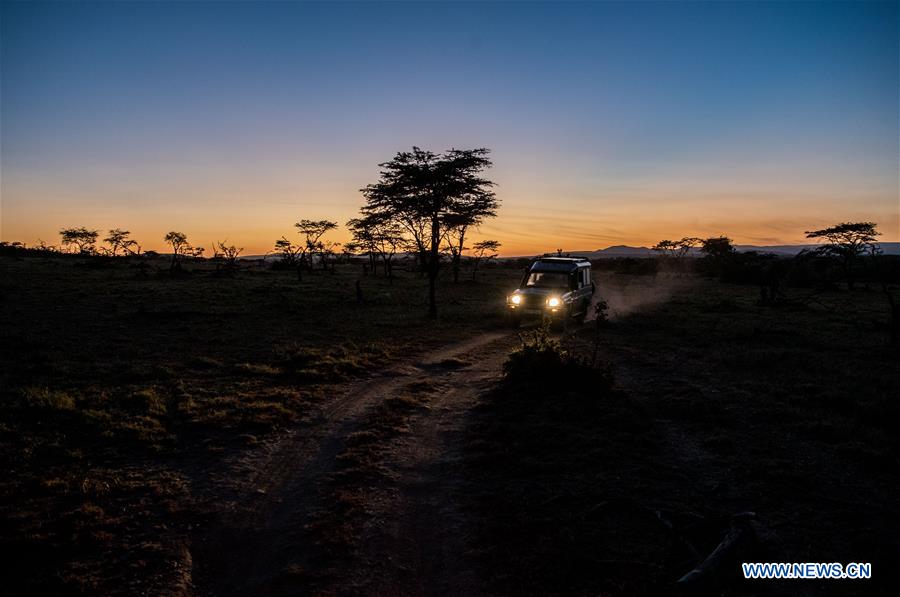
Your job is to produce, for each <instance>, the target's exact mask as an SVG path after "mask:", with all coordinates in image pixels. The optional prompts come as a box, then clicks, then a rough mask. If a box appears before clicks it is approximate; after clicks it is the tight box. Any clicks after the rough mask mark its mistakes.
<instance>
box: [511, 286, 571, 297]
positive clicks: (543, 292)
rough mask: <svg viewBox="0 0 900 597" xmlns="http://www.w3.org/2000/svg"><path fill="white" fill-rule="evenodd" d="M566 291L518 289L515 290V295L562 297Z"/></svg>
mask: <svg viewBox="0 0 900 597" xmlns="http://www.w3.org/2000/svg"><path fill="white" fill-rule="evenodd" d="M567 292H568V290H566V289H565V288H535V287H531V288H519V289H518V290H516V294H521V295H523V296H550V295H551V294H552V295H555V296H562V295H564V294H566V293H567Z"/></svg>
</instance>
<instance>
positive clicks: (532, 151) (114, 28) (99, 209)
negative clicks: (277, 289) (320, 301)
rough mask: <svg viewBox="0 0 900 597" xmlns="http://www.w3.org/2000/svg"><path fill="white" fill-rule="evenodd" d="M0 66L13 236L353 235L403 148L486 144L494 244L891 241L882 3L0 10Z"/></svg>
mask: <svg viewBox="0 0 900 597" xmlns="http://www.w3.org/2000/svg"><path fill="white" fill-rule="evenodd" d="M0 68H2V71H0V85H2V87H0V166H2V172H0V175H2V179H0V191H2V204H0V216H2V221H0V237H2V239H3V240H7V241H13V240H19V241H25V242H28V243H29V244H30V243H34V242H36V241H37V240H38V239H39V238H40V239H44V240H45V241H47V242H48V243H51V244H52V243H56V242H58V236H57V232H58V230H59V228H61V227H63V226H87V227H89V228H97V229H100V230H106V229H108V228H112V227H122V228H127V229H129V230H131V231H132V232H133V234H134V236H135V237H136V238H137V239H138V240H139V241H141V242H142V244H143V245H144V248H145V249H150V248H157V249H162V248H163V243H162V237H163V235H164V234H165V232H166V231H168V230H172V229H175V230H180V231H183V232H185V233H187V235H188V237H189V238H190V239H191V240H192V241H193V242H194V243H195V244H199V245H205V246H209V244H210V243H211V242H212V241H213V240H221V239H226V238H227V239H228V241H229V242H233V243H234V244H237V245H239V246H243V247H245V253H248V254H258V253H263V252H265V251H266V250H268V249H271V246H272V243H273V241H274V240H275V239H276V238H278V237H280V236H281V235H292V234H294V231H293V228H292V223H293V222H295V221H297V220H298V219H301V218H312V219H321V218H327V219H332V220H336V221H338V222H340V223H341V225H342V228H341V230H339V231H338V232H337V233H335V234H334V235H333V238H334V239H335V240H339V241H342V240H346V233H345V230H344V228H343V223H344V222H346V220H347V219H349V218H351V217H354V216H355V215H356V212H357V210H358V209H359V206H360V205H361V204H362V197H361V195H360V193H359V188H360V187H363V186H365V185H366V184H367V183H370V182H374V181H375V180H376V179H377V177H378V166H377V164H378V163H379V162H383V161H386V160H387V159H390V158H391V157H392V156H393V154H394V153H396V152H397V151H400V150H404V149H408V148H409V147H410V146H412V145H418V146H420V147H424V148H428V149H431V150H434V151H439V150H443V149H447V148H450V147H457V148H470V147H482V146H483V147H488V148H490V149H491V150H492V152H493V153H492V157H493V159H494V162H495V167H494V168H493V169H492V170H491V171H490V173H489V176H490V177H491V178H492V179H493V180H495V181H496V182H497V184H498V187H497V193H498V196H499V198H500V199H501V201H502V208H501V209H500V212H499V217H498V218H497V219H496V220H494V221H491V222H489V223H487V224H485V225H483V226H482V227H481V229H480V231H478V233H477V234H476V235H475V236H476V239H477V238H496V239H498V240H500V241H501V242H502V243H503V244H504V250H503V253H504V254H507V255H515V254H530V253H537V252H543V251H548V250H552V249H556V248H557V247H562V248H566V249H571V250H577V249H581V250H588V249H597V248H601V247H606V246H610V245H617V244H629V245H648V244H652V243H655V242H656V241H658V240H659V239H660V238H669V237H681V236H686V235H691V236H710V235H719V234H727V235H728V236H731V237H732V238H733V239H735V240H736V241H737V242H739V243H747V244H780V243H798V242H803V241H804V238H803V236H804V235H803V231H804V230H809V229H811V228H814V227H821V226H825V225H828V224H832V223H836V222H840V221H846V220H860V219H865V220H874V221H876V222H878V223H879V227H880V228H881V230H882V231H883V232H884V236H883V240H886V241H898V240H900V216H898V213H900V199H898V167H900V166H898V164H900V155H898V73H900V64H898V4H897V3H896V2H885V3H878V2H850V3H840V2H829V3H818V2H784V3H779V2H697V3H686V2H666V3H649V2H634V3H628V4H625V3H621V4H620V3H613V2H603V3H600V2H598V3H588V2H581V3H571V4H568V3H565V4H564V3H558V2H557V3H552V4H549V3H548V4H541V3H513V2H503V3H484V4H482V3H471V2H457V3H446V4H445V3H433V2H429V3H400V2H395V3H385V4H376V3H362V4H356V3H329V4H318V3H262V2H252V3H193V2H192V3H176V2H163V3H146V4H142V3H133V2H125V3H117V4H113V3H78V4H63V3H46V4H44V3H36V2H29V3H12V2H4V3H3V4H2V24H0ZM473 240H474V239H473Z"/></svg>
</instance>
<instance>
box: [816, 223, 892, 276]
mask: <svg viewBox="0 0 900 597" xmlns="http://www.w3.org/2000/svg"><path fill="white" fill-rule="evenodd" d="M880 235H881V233H880V232H878V230H876V224H875V223H874V222H843V223H841V224H837V225H835V226H831V227H830V228H823V229H822V230H812V231H809V230H808V231H807V232H806V238H813V239H825V240H826V241H828V242H827V244H825V245H822V246H821V247H819V248H818V249H816V252H818V253H819V254H821V255H824V256H826V257H829V258H831V259H834V260H835V261H837V262H838V263H839V264H840V266H841V268H842V269H843V270H844V278H845V279H846V281H847V288H848V289H850V290H853V285H854V283H855V282H856V264H857V262H858V261H859V258H860V256H862V255H863V254H865V253H869V252H874V251H875V249H876V245H875V239H876V237H878V236H880Z"/></svg>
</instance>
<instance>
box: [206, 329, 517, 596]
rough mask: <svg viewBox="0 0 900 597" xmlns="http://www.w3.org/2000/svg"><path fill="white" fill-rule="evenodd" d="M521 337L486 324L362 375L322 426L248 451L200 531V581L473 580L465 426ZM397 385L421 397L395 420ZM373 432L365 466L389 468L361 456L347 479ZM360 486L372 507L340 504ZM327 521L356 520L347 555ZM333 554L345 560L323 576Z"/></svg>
mask: <svg viewBox="0 0 900 597" xmlns="http://www.w3.org/2000/svg"><path fill="white" fill-rule="evenodd" d="M515 342H516V338H515V336H514V335H512V334H510V333H508V332H495V333H488V334H484V335H481V336H479V337H477V338H473V339H471V340H468V341H466V342H464V343H460V344H456V345H453V346H449V347H444V348H441V349H440V350H437V351H434V352H432V353H429V354H427V355H425V356H424V357H421V358H420V359H418V360H417V361H416V362H415V363H412V364H409V365H405V366H401V367H397V368H394V369H392V370H391V371H389V372H387V374H385V375H384V376H381V377H378V378H371V379H367V380H364V381H361V382H357V383H354V384H352V385H351V386H350V387H349V388H348V389H347V390H346V391H344V392H343V393H342V394H341V395H340V396H337V397H335V399H334V400H332V401H330V402H329V403H328V404H327V405H326V406H324V407H323V408H322V411H321V413H320V414H319V417H318V420H317V421H315V423H314V424H313V425H310V426H309V427H305V428H301V429H296V430H294V431H292V432H290V433H289V434H287V435H286V436H284V437H283V438H281V439H280V440H279V441H278V442H277V443H276V444H273V445H271V446H269V447H268V448H267V449H265V450H261V451H259V452H258V453H256V454H254V455H253V456H251V457H247V458H246V459H245V460H243V461H241V462H239V463H236V468H237V470H238V471H243V472H244V474H240V472H239V473H238V474H236V478H238V479H241V480H238V481H236V482H235V483H234V490H235V493H236V495H237V496H238V498H237V499H236V500H235V503H234V504H232V505H230V507H229V508H228V510H227V511H226V512H225V513H224V514H223V516H222V517H221V518H222V520H221V521H220V523H219V524H217V525H216V526H215V528H214V529H213V530H212V531H211V532H207V533H204V534H203V536H201V537H196V538H195V539H194V541H193V548H192V555H193V560H194V580H193V584H194V589H195V590H194V593H195V594H196V595H237V594H259V593H266V594H270V595H272V594H275V595H277V594H296V593H297V591H298V589H299V590H310V589H311V588H312V589H314V590H315V591H316V592H319V593H325V594H329V593H338V592H345V591H354V592H357V593H359V592H364V593H368V594H401V593H402V594H424V593H443V594H447V593H453V592H458V593H467V594H469V593H471V591H470V590H466V587H469V588H472V587H474V586H476V582H475V579H474V577H473V572H472V570H471V567H469V566H468V565H467V564H466V562H465V552H466V535H467V529H466V522H465V520H464V518H463V516H462V515H461V514H460V511H459V508H458V507H457V504H456V501H455V493H456V487H457V484H458V483H459V475H458V474H456V473H457V468H458V461H459V453H460V445H459V444H460V438H461V436H462V432H463V430H464V429H465V425H466V414H467V412H468V410H469V409H470V408H471V407H472V406H473V405H474V404H475V403H476V401H477V397H478V395H479V393H480V392H482V391H483V390H484V389H485V388H486V387H488V386H489V385H490V384H491V383H492V382H494V381H495V380H496V378H497V377H498V375H499V373H500V366H501V364H502V362H503V360H504V359H505V357H506V355H507V354H508V349H509V348H510V347H512V346H513V345H514V344H515ZM398 397H403V400H404V402H398V403H397V404H400V405H401V406H404V407H406V406H408V410H404V411H403V412H402V413H400V415H399V418H396V420H395V421H394V422H395V425H394V427H391V426H386V425H385V424H384V418H385V416H386V415H391V413H389V412H387V411H388V410H389V409H388V408H386V407H385V405H386V404H387V405H394V403H395V402H396V400H397V399H398ZM391 416H393V415H391ZM392 420H393V419H392ZM369 436H372V437H373V438H374V439H373V440H372V441H371V442H370V444H369V445H367V446H366V448H367V449H366V451H365V457H366V462H365V463H364V467H363V468H368V469H377V470H378V472H379V479H381V480H386V481H383V482H382V481H375V482H372V481H371V480H368V479H367V477H365V474H366V471H359V470H356V469H354V471H353V472H354V473H357V474H363V477H362V480H361V481H359V482H354V483H353V484H352V486H348V485H347V474H346V470H344V469H346V468H347V461H348V460H349V459H348V450H350V451H351V454H350V455H351V456H352V449H353V448H352V447H351V448H348V438H358V437H363V438H367V437H369ZM357 451H359V450H357ZM369 472H371V471H369ZM342 483H343V485H341V484H342ZM348 491H352V492H355V494H362V496H361V497H363V498H364V499H362V501H361V503H362V504H364V509H363V510H364V511H363V512H362V513H360V512H358V511H353V512H352V513H351V514H347V513H346V512H342V511H340V509H339V508H338V506H337V502H339V500H336V499H334V498H335V496H341V495H346V493H347V492H348ZM336 516H337V517H346V518H347V519H348V520H335V517H336ZM323 520H325V521H326V523H327V524H328V525H329V526H331V527H334V528H337V527H346V528H348V529H349V532H348V536H347V537H346V539H345V544H344V545H342V546H340V549H339V551H340V552H341V555H340V557H339V558H338V559H337V560H335V558H334V551H335V547H334V545H331V546H330V547H329V546H325V547H323V545H322V543H323V538H322V536H321V533H318V534H317V531H316V523H317V522H321V521H323ZM327 539H328V541H329V542H331V543H333V538H327ZM329 550H330V551H329ZM323 562H324V564H323ZM327 566H331V567H332V570H331V572H332V573H331V574H328V575H322V574H321V572H322V569H323V568H325V567H327Z"/></svg>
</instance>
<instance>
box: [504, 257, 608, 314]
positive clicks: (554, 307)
mask: <svg viewBox="0 0 900 597" xmlns="http://www.w3.org/2000/svg"><path fill="white" fill-rule="evenodd" d="M593 294H594V282H593V280H591V262H590V261H588V260H587V259H585V258H584V257H561V256H553V257H550V256H546V255H545V256H543V257H538V258H537V259H535V260H534V261H532V262H531V264H530V265H529V266H528V268H527V269H526V271H525V277H524V278H523V279H522V283H521V284H519V288H518V289H516V291H515V292H513V293H512V294H511V295H509V296H508V297H506V311H507V316H508V318H509V322H510V324H511V325H513V326H516V327H517V326H518V325H519V322H520V321H521V320H522V318H523V317H526V316H530V315H535V316H539V317H541V318H543V319H549V320H550V321H551V323H557V324H563V325H565V324H567V323H569V322H570V321H575V322H578V323H582V322H583V321H584V318H585V316H586V315H587V312H588V309H589V308H590V306H591V297H592V296H593Z"/></svg>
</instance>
